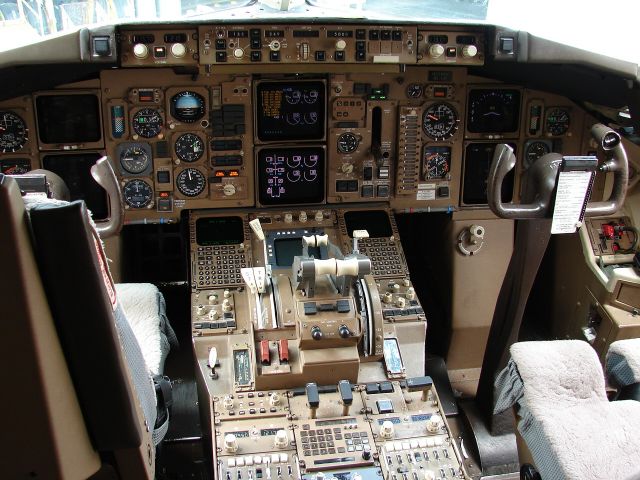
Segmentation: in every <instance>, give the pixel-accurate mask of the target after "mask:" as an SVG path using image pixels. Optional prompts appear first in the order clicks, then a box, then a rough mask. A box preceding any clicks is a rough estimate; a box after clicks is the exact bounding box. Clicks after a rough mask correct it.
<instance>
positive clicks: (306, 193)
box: [257, 147, 325, 205]
mask: <svg viewBox="0 0 640 480" xmlns="http://www.w3.org/2000/svg"><path fill="white" fill-rule="evenodd" d="M324 154H325V152H324V149H323V148H321V147H291V148H285V147H283V148H264V149H262V150H260V151H259V152H258V162H257V163H258V165H257V168H258V188H259V192H258V197H259V201H260V203H261V204H262V205H289V204H294V203H295V204H299V203H320V202H322V201H323V200H324V163H325V159H324V156H325V155H324Z"/></svg>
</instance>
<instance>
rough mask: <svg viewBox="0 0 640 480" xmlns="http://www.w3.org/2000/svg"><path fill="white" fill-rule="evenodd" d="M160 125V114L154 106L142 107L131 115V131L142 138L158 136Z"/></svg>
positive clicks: (160, 129) (161, 122) (161, 123)
mask: <svg viewBox="0 0 640 480" xmlns="http://www.w3.org/2000/svg"><path fill="white" fill-rule="evenodd" d="M162 125H163V121H162V115H160V111H159V110H156V109H155V108H142V109H140V110H138V111H137V112H136V114H135V115H134V116H133V131H134V132H135V133H137V134H138V135H140V136H141V137H144V138H152V137H156V136H158V135H159V134H160V132H161V131H162Z"/></svg>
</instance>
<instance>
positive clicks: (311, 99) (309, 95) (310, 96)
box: [302, 90, 318, 105]
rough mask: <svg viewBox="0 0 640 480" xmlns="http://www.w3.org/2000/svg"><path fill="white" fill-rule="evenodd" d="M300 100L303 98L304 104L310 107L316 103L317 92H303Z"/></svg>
mask: <svg viewBox="0 0 640 480" xmlns="http://www.w3.org/2000/svg"><path fill="white" fill-rule="evenodd" d="M302 98H304V101H305V103H308V104H309V105H312V104H314V103H316V102H317V101H318V90H308V91H307V90H305V91H304V93H303V95H302Z"/></svg>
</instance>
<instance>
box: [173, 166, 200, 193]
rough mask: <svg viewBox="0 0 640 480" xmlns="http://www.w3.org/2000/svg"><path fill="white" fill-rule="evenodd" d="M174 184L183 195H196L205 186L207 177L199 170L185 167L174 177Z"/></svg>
mask: <svg viewBox="0 0 640 480" xmlns="http://www.w3.org/2000/svg"><path fill="white" fill-rule="evenodd" d="M176 185H177V187H178V190H179V191H180V193H181V194H182V195H184V196H185V197H197V196H198V195H200V194H201V193H202V192H203V191H204V189H205V187H206V186H207V179H206V178H205V177H204V174H203V173H202V172H201V171H200V170H198V169H195V168H187V169H185V170H183V171H181V172H180V173H179V174H178V176H177V177H176Z"/></svg>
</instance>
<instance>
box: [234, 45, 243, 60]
mask: <svg viewBox="0 0 640 480" xmlns="http://www.w3.org/2000/svg"><path fill="white" fill-rule="evenodd" d="M233 56H234V57H236V58H242V57H243V56H244V50H243V49H241V48H240V47H238V48H236V49H234V50H233Z"/></svg>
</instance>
